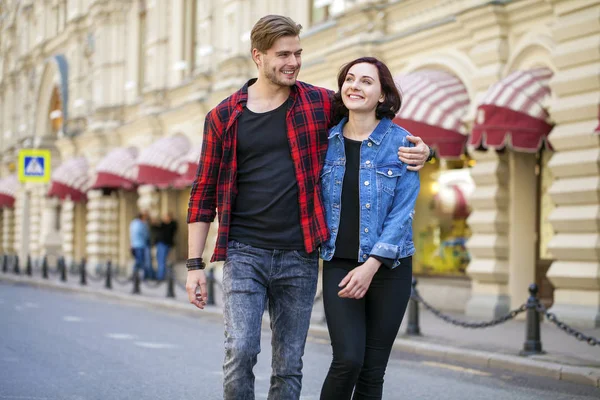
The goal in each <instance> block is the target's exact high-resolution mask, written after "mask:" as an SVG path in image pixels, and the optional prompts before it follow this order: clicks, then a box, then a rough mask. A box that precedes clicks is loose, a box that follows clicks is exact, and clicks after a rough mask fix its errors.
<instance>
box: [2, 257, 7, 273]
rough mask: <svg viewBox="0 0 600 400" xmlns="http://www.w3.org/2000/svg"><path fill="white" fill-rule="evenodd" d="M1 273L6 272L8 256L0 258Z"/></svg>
mask: <svg viewBox="0 0 600 400" xmlns="http://www.w3.org/2000/svg"><path fill="white" fill-rule="evenodd" d="M2 272H4V273H7V272H8V254H4V255H3V256H2Z"/></svg>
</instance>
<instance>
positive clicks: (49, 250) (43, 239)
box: [39, 198, 62, 258]
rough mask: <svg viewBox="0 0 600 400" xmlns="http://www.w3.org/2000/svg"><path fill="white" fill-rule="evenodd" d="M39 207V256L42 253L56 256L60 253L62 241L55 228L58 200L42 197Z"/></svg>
mask: <svg viewBox="0 0 600 400" xmlns="http://www.w3.org/2000/svg"><path fill="white" fill-rule="evenodd" d="M42 203H43V205H42V208H41V224H40V253H41V255H40V256H39V258H42V257H43V256H44V255H50V256H53V257H57V256H58V255H60V251H61V247H62V243H61V237H60V232H59V231H58V230H57V229H56V228H57V222H58V221H57V220H58V218H59V216H58V207H59V205H60V200H58V199H56V198H43V199H42Z"/></svg>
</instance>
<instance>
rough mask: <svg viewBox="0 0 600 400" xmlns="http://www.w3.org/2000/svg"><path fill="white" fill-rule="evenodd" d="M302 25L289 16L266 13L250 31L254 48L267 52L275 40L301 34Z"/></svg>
mask: <svg viewBox="0 0 600 400" xmlns="http://www.w3.org/2000/svg"><path fill="white" fill-rule="evenodd" d="M301 30H302V25H300V24H297V23H295V22H294V20H292V19H291V18H289V17H284V16H282V15H265V16H264V17H262V18H261V19H259V20H258V22H257V23H256V24H254V27H253V28H252V32H251V33H250V43H251V45H252V49H250V50H251V51H252V50H253V49H257V50H258V51H260V52H261V53H266V52H267V50H269V49H270V48H271V47H273V44H274V43H275V41H276V40H277V39H279V38H281V37H284V36H293V37H296V36H299V35H300V31H301Z"/></svg>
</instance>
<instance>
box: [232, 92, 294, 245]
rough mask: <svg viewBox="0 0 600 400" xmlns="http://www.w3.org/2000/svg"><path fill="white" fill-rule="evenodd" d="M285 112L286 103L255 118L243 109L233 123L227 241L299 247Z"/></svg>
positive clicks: (292, 171)
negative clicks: (233, 187)
mask: <svg viewBox="0 0 600 400" xmlns="http://www.w3.org/2000/svg"><path fill="white" fill-rule="evenodd" d="M287 109H288V101H286V102H284V103H283V104H282V105H281V106H279V107H277V108H276V109H274V110H272V111H268V112H265V113H260V114H258V113H254V112H252V111H250V110H248V109H247V108H244V111H243V112H242V114H241V115H240V117H239V119H238V133H237V135H238V136H237V153H236V157H237V164H238V171H237V188H238V194H237V196H236V199H235V203H234V205H233V209H232V213H231V225H230V231H229V237H230V238H231V239H234V240H236V241H238V242H241V243H245V244H249V245H251V246H254V247H260V248H265V249H279V250H301V249H303V248H304V240H303V236H302V229H301V227H300V207H299V205H298V184H297V181H296V173H295V170H294V164H293V161H292V156H291V153H290V147H289V144H288V137H287V128H286V112H287Z"/></svg>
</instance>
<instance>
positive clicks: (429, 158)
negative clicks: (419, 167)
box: [425, 146, 435, 162]
mask: <svg viewBox="0 0 600 400" xmlns="http://www.w3.org/2000/svg"><path fill="white" fill-rule="evenodd" d="M427 148H428V149H429V156H427V160H425V162H429V161H431V160H432V159H433V157H435V150H433V149H432V148H431V147H429V146H427Z"/></svg>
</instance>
